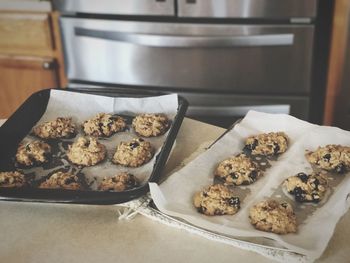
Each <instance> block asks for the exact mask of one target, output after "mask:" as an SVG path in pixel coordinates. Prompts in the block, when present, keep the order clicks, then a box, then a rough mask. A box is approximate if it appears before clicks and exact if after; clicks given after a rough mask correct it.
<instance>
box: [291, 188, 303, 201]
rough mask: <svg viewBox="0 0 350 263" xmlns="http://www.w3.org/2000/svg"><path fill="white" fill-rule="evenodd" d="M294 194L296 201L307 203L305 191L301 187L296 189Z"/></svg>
mask: <svg viewBox="0 0 350 263" xmlns="http://www.w3.org/2000/svg"><path fill="white" fill-rule="evenodd" d="M292 193H293V194H294V196H295V200H296V201H298V202H303V201H305V191H304V190H303V189H301V187H295V188H294V190H293V192H292Z"/></svg>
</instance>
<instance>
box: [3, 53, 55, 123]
mask: <svg viewBox="0 0 350 263" xmlns="http://www.w3.org/2000/svg"><path fill="white" fill-rule="evenodd" d="M57 83H58V76H57V72H56V70H55V61H54V60H53V59H52V58H47V59H46V58H41V57H18V56H16V57H9V56H3V55H0V85H1V87H0V90H1V92H0V101H1V103H0V118H8V117H9V116H10V115H11V114H12V113H13V112H14V111H15V110H16V108H17V107H18V106H19V105H21V104H22V103H23V102H24V101H25V100H26V99H27V98H28V97H29V96H30V94H32V93H34V92H36V91H39V90H41V89H44V88H55V87H57Z"/></svg>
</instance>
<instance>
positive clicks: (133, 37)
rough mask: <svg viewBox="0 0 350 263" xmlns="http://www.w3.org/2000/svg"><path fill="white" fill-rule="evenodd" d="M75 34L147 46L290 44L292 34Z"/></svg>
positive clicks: (81, 30) (81, 31) (79, 31)
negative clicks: (233, 35)
mask: <svg viewBox="0 0 350 263" xmlns="http://www.w3.org/2000/svg"><path fill="white" fill-rule="evenodd" d="M75 35H76V36H85V37H91V38H101V39H105V40H114V41H119V42H126V43H130V44H136V45H140V46H149V47H182V48H195V47H214V48H220V47H259V46H290V45H292V44H293V35H292V34H274V35H251V36H235V37H232V36H174V35H172V36H169V35H153V34H135V33H125V32H117V31H101V30H91V29H85V28H75Z"/></svg>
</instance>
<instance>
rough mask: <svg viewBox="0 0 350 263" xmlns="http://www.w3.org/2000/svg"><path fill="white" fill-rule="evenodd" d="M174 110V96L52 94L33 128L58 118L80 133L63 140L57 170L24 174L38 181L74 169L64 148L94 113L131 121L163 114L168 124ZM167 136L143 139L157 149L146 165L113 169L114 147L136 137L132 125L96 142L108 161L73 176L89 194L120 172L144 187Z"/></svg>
mask: <svg viewBox="0 0 350 263" xmlns="http://www.w3.org/2000/svg"><path fill="white" fill-rule="evenodd" d="M177 108H178V98H177V95H176V94H171V95H164V96H157V97H144V98H123V97H120V98H118V97H117V98H112V97H107V96H99V95H91V94H83V93H77V92H69V91H60V90H51V93H50V99H49V102H48V106H47V109H46V111H45V113H44V114H43V116H42V118H41V119H40V120H39V121H38V123H37V124H36V125H38V124H41V123H43V122H45V121H51V120H54V119H56V118H57V117H71V118H72V119H73V122H74V123H75V124H76V127H77V128H78V131H79V133H78V135H77V136H76V137H75V138H73V139H69V140H62V142H59V143H58V147H60V148H61V150H60V151H59V152H58V155H59V156H54V159H55V160H58V161H57V163H59V165H58V166H55V165H54V167H52V165H51V166H50V164H49V165H44V166H43V167H35V168H31V169H25V172H26V173H29V172H34V173H35V179H37V180H38V179H40V178H41V177H43V176H46V175H47V174H49V173H50V172H52V171H55V170H57V169H59V168H62V167H75V165H73V164H71V163H69V162H68V161H67V160H66V157H65V152H66V150H65V149H64V145H63V144H66V145H67V144H69V143H72V142H74V141H75V140H76V139H77V138H78V137H80V136H84V134H83V132H82V128H81V125H82V123H83V122H84V121H85V120H87V119H89V118H92V117H94V116H95V115H96V114H97V113H110V114H121V115H127V116H131V117H132V116H135V115H136V114H139V113H164V114H166V115H167V116H168V118H169V119H170V120H173V118H174V117H175V115H176V113H177ZM167 134H168V133H166V134H164V135H162V136H158V137H152V138H144V139H145V140H147V141H149V142H150V143H151V144H152V146H153V147H154V148H155V149H156V154H155V155H154V157H153V158H152V160H151V161H149V162H148V163H147V164H145V165H142V166H140V167H137V168H130V167H123V166H120V165H115V164H113V163H112V162H111V161H110V160H111V158H112V156H113V154H114V152H115V149H116V146H117V145H118V144H119V143H120V142H121V141H129V140H131V139H133V138H137V137H139V136H138V135H137V134H136V133H135V132H134V131H133V129H132V128H131V125H128V129H127V130H126V131H124V132H119V133H116V134H114V135H112V136H111V137H109V138H99V141H100V142H101V143H102V144H104V145H105V146H106V149H107V158H106V160H105V161H103V162H102V163H100V164H97V165H95V166H91V167H84V168H83V169H81V170H80V169H74V172H81V173H83V174H84V175H85V177H86V179H87V182H88V184H89V185H90V188H91V189H92V190H96V189H97V185H98V184H99V182H100V181H101V180H102V179H103V177H105V176H106V177H109V176H113V175H115V174H117V173H119V172H122V171H127V172H130V173H132V174H134V175H135V176H136V177H137V178H138V179H139V181H140V183H141V184H142V183H145V182H147V180H148V178H149V176H150V175H151V173H152V171H153V165H154V163H155V160H156V156H157V154H158V153H159V151H160V149H161V147H162V146H163V144H164V141H165V139H166V136H167ZM37 139H38V138H35V137H34V136H30V135H29V136H27V137H26V138H25V139H24V142H28V141H32V140H37Z"/></svg>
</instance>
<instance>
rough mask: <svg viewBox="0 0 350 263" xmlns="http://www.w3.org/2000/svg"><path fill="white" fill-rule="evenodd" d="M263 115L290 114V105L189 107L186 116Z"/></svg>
mask: <svg viewBox="0 0 350 263" xmlns="http://www.w3.org/2000/svg"><path fill="white" fill-rule="evenodd" d="M250 110H255V111H260V112H265V113H284V114H289V113H290V105H246V106H191V107H190V108H189V110H188V114H189V115H192V116H219V115H220V116H231V117H233V116H244V115H246V114H247V112H248V111H250Z"/></svg>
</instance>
